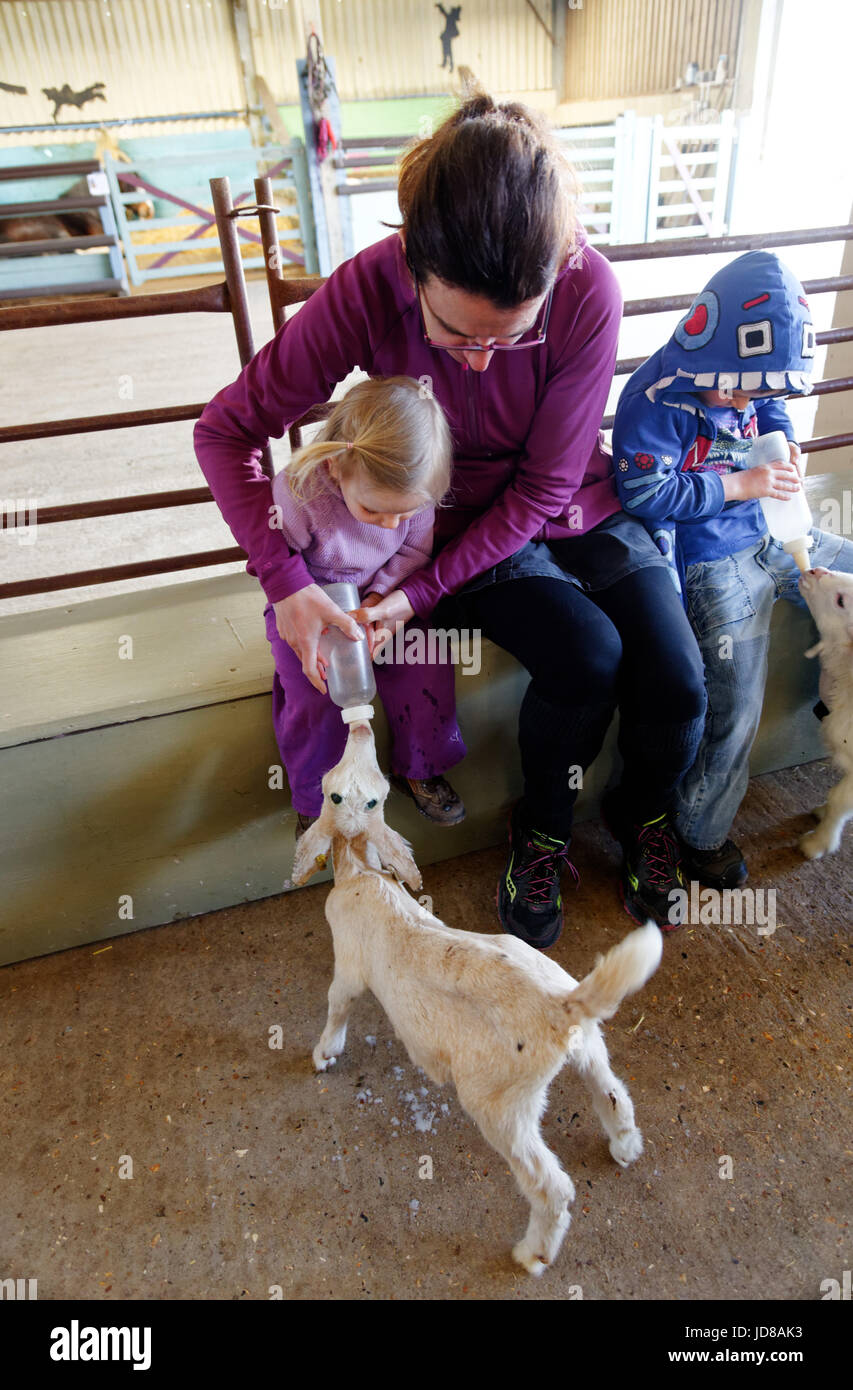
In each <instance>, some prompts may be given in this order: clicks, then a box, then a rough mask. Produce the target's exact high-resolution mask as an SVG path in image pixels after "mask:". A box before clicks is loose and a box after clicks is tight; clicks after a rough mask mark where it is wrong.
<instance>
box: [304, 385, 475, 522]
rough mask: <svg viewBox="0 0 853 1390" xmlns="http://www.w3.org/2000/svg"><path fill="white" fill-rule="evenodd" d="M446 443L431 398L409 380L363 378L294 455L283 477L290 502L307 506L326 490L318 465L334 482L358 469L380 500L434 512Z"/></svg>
mask: <svg viewBox="0 0 853 1390" xmlns="http://www.w3.org/2000/svg"><path fill="white" fill-rule="evenodd" d="M451 457H452V442H451V437H450V429H449V427H448V424H447V420H446V418H445V415H444V411H443V410H442V408H441V406H440V405H439V404H438V401H436V400H435V399H434V397H433V394H432V390H431V389H429V387H428V386H427V385H426V383H424V384H423V385H421V384H419V383H418V382H417V381H414V380H413V379H412V377H409V376H389V377H371V378H370V380H368V381H360V382H359V383H358V384H357V385H356V386H353V387H352V389H351V390H350V391H348V392H347V394H346V395H345V396H344V397H343V398H342V399H341V400H339V401H336V402H335V404H334V406H333V409H332V412H331V414H330V415H329V417H328V419H327V420H326V421H325V423H324V424H323V426H322V428H321V429H320V430H319V431H318V433H317V435H316V436H315V438H314V439H312V441H311V443H310V444H305V445H303V447H302V448H301V449H297V450H296V451H295V453H294V454H293V455H292V457H291V459H290V462H289V463H288V464H287V466H286V469H285V472H286V474H287V479H288V482H289V484H290V490H291V492H292V493H293V494H294V496H295V497H298V498H300V499H301V500H302V501H307V500H308V499H309V498H310V497H312V496H314V495H316V493H317V492H318V491H319V490H320V489H321V488H322V487H323V486H329V483H328V480H327V477H326V475H325V473H324V472H322V471H321V465H322V464H323V463H324V462H325V461H326V460H327V459H329V460H330V461H331V460H334V462H335V464H336V465H337V469H338V472H339V475H340V476H341V477H342V478H350V477H352V475H353V474H354V473H356V472H357V470H359V469H363V471H364V475H365V477H366V478H367V479H369V481H370V482H371V483H372V484H373V485H374V487H377V488H382V489H384V490H386V491H388V492H400V493H414V494H415V495H417V496H420V497H423V499H424V506H427V505H428V504H429V503H433V504H437V503H438V502H440V500H441V498H442V497H443V496H444V494H445V493H446V492H447V489H448V488H449V486H450V464H451Z"/></svg>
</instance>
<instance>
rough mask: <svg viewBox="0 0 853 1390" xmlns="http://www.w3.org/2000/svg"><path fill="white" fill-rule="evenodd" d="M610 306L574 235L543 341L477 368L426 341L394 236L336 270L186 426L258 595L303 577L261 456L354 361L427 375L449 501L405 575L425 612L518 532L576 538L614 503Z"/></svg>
mask: <svg viewBox="0 0 853 1390" xmlns="http://www.w3.org/2000/svg"><path fill="white" fill-rule="evenodd" d="M572 262H574V264H572ZM621 309H622V297H621V294H620V291H619V286H618V283H617V281H616V277H615V275H614V274H613V271H612V270H611V268H610V265H609V264H608V262H607V261H606V260H605V259H604V257H603V256H602V255H600V253H599V252H598V251H596V250H594V249H593V248H592V247H590V246H588V245H586V243H585V242H583V243H582V253H581V252H579V253H578V254H577V255H576V256H574V257H572V258H570V260H569V261H567V262H566V263H565V264H564V265H563V267H562V269H561V270H560V272H559V274H558V276H557V279H556V281H555V284H554V297H553V302H552V306H551V317H550V322H549V324H548V338H547V342H546V343H545V344H543V345H542V346H541V347H536V348H529V349H527V350H523V351H520V352H496V353H495V354H494V356H493V357H492V359H491V361H490V363H489V366H488V368H487V370H486V371H485V372H475V371H473V370H470V369H466V368H464V367H463V365H462V363H460V362H456V361H454V359H453V358H452V357H450V356H449V354H448V353H446V352H440V351H437V350H436V349H434V348H431V347H429V346H428V345H427V344H426V343H425V342H424V341H423V330H422V328H421V321H420V314H419V312H418V304H417V300H416V297H415V290H414V287H413V285H412V281H411V277H410V275H409V273H408V269H407V267H406V263H405V259H404V256H403V250H402V246H401V243H400V239H399V237H398V236H397V234H396V233H394V234H392V235H391V236H388V237H385V238H384V240H382V241H379V242H377V243H376V244H375V245H373V246H369V247H368V248H367V250H366V251H362V252H360V253H359V254H358V255H357V256H353V258H352V259H351V260H349V261H346V262H345V263H344V264H343V265H341V266H339V267H338V269H337V270H335V271H334V272H333V274H332V275H331V276H330V277H329V279H328V281H327V282H326V283H325V284H324V285H323V286H322V287H321V288H320V289H319V290H317V291H316V292H315V293H314V294H313V295H312V296H311V298H310V299H309V300H308V301H307V302H306V303H305V304H303V305H302V307H301V308H300V309H299V311H298V313H296V314H295V315H294V316H293V318H291V319H289V320H288V322H287V323H286V324H285V325H284V326H283V327H282V328H281V329H279V331H278V333H277V334H276V335H275V337H274V338H273V339H271V341H270V342H269V343H267V344H266V346H265V347H263V348H261V350H260V352H258V353H256V355H255V356H254V357H253V358H252V360H251V362H250V363H249V364H248V366H246V367H245V368H244V369H243V371H242V372H241V373H240V375H239V377H238V378H237V380H236V381H234V382H233V383H232V384H231V385H230V386H226V387H224V388H223V390H221V391H219V392H218V393H217V395H215V396H214V398H213V400H212V401H210V402H209V404H208V405H207V406H206V408H205V410H204V413H203V414H202V416H201V418H200V419H199V420H198V422H197V424H196V427H195V431H194V436H193V437H194V442H195V450H196V454H197V456H198V461H199V463H200V465H201V468H202V472H203V473H204V476H205V477H206V479H207V481H208V483H209V484H210V489H211V492H212V493H213V496H214V497H215V499H216V501H217V503H218V504H219V508H220V510H221V512H222V515H223V516H224V518H225V520H226V521H227V522H228V525H229V526H230V528H231V531H232V532H233V535H234V538H235V539H236V541H237V542H238V544H239V545H241V546H242V547H243V549H244V550H245V551H246V553H247V555H248V556H249V563H248V565H247V569H248V572H249V573H250V574H253V575H256V576H257V578H258V579H259V581H260V583H261V585H262V586H263V589H264V592H265V593H266V596H267V599H268V601H269V602H270V603H276V602H278V600H279V599H283V598H287V597H288V596H289V595H290V594H293V593H295V592H296V591H297V590H298V589H302V588H304V587H305V586H306V585H307V584H310V583H311V582H312V580H311V576H310V574H309V573H308V570H307V568H306V566H305V563H304V561H303V559H302V556H301V555H300V554H299V553H298V552H296V553H291V551H290V550H289V549H288V547H287V545H286V542H285V540H284V538H283V536H282V534H281V531H280V530H277V529H275V527H274V526H271V525H270V518H271V515H272V513H271V510H270V509H271V507H272V485H271V483H270V481H269V479H268V478H267V477H266V476H265V474H264V473H263V471H262V469H261V466H260V456H261V451H262V449H263V447H264V445H265V444H266V442H267V440H268V439H270V438H276V439H278V438H280V437H281V436H282V435H283V434H284V433H285V431H286V430H287V429H288V428H289V427H290V425H292V424H293V423H294V421H296V420H298V419H299V418H300V416H302V415H304V414H305V412H306V411H307V410H308V409H309V407H310V406H312V405H316V404H318V403H321V402H324V401H327V400H328V399H329V397H330V396H331V394H332V391H333V390H334V387H335V386H336V384H337V383H338V382H339V381H342V380H343V379H344V378H345V377H346V376H347V375H348V374H349V373H350V372H351V371H352V370H353V369H354V368H356V367H360V368H362V370H363V371H365V372H367V373H368V374H369V375H370V376H397V375H405V376H411V377H415V378H417V379H420V378H424V377H426V378H428V380H429V383H430V385H431V388H432V390H433V392H434V394H435V396H436V399H437V400H438V402H439V404H440V405H441V406H442V407H443V408H444V411H445V414H446V415H447V418H448V421H449V423H450V427H451V430H452V433H453V476H452V482H451V491H450V495H449V505H444V506H442V507H440V508H439V509H438V510H437V512H436V518H435V520H436V527H435V534H436V545H437V547H439V546H440V547H441V549H440V550H439V553H438V554H437V555H436V556H435V558H434V559H433V560H432V561H431V563H430V564H428V565H425V566H424V567H423V568H422V569H419V570H417V571H416V572H415V573H414V574H412V575H410V576H409V577H408V578H407V579H406V581H405V583H404V585H403V586H402V587H403V588H404V589H405V592H406V595H407V596H408V599H409V602H410V603H411V605H412V608H413V609H414V611H415V613H417V614H418V615H419V616H420V617H426V616H427V615H428V614H429V613H430V612H431V611H432V609H433V608H434V607H435V605H436V604H437V603H438V601H439V599H441V598H442V597H443V596H444V595H445V594H451V593H455V592H456V590H457V589H460V588H461V587H462V586H463V585H464V584H466V583H467V582H468V580H469V579H473V578H474V577H475V576H476V575H478V574H481V573H482V572H483V571H484V570H487V569H490V568H491V567H492V566H493V565H496V564H498V563H499V562H500V561H501V560H504V559H506V558H507V557H508V556H509V555H512V554H514V553H515V551H517V550H520V549H521V547H522V546H523V545H524V544H525V543H526V542H527V541H529V540H532V539H534V538H538V539H547V538H548V537H551V536H571V535H577V534H579V533H581V532H584V531H589V530H590V529H591V528H592V527H594V526H597V525H598V523H599V522H601V521H604V520H605V518H606V517H608V516H612V515H613V513H614V512H617V511H619V509H620V503H619V499H618V497H617V494H616V488H615V483H614V479H613V468H612V461H611V458H610V456H609V454H607V453H605V452H604V451H603V449H602V447H601V436H600V434H599V424H600V422H601V417H602V414H603V412H604V407H605V404H606V401H607V394H608V390H609V387H610V382H611V380H612V377H613V366H614V362H615V359H616V340H617V336H618V332H619V321H620V316H621Z"/></svg>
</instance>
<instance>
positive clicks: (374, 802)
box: [367, 797, 376, 811]
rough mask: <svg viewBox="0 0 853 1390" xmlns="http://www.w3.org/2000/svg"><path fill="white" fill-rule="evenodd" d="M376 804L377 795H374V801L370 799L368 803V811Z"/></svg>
mask: <svg viewBox="0 0 853 1390" xmlns="http://www.w3.org/2000/svg"><path fill="white" fill-rule="evenodd" d="M375 805H376V797H374V798H373V800H372V801H368V803H367V809H368V811H372V810H373V808H374V806H375Z"/></svg>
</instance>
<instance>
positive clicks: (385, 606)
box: [353, 589, 415, 657]
mask: <svg viewBox="0 0 853 1390" xmlns="http://www.w3.org/2000/svg"><path fill="white" fill-rule="evenodd" d="M414 616H415V610H414V608H413V607H412V605H411V604H410V603H409V600H408V598H407V597H406V595H405V593H404V591H403V590H402V589H394V590H393V591H392V593H390V594H386V595H385V597H384V598H380V596H379V595H378V594H368V595H367V598H366V599H364V601H363V602H362V605H361V608H357V609H356V611H355V612H354V613H353V617H354V618H355V620H356V622H359V623H369V624H370V628H371V631H370V638H369V640H370V641H371V644H372V645H371V648H370V655H371V657H373V656H375V655H376V653H377V652H380V651H381V650H382V648H383V647H384V646H385V643H386V642H389V641H390V640H391V638H392V637H393V636H394V633H395V632H396V631H397V628H398V627H401V626H402V625H403V623H406V622H408V621H409V619H410V618H413V617H414Z"/></svg>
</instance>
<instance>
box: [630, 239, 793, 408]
mask: <svg viewBox="0 0 853 1390" xmlns="http://www.w3.org/2000/svg"><path fill="white" fill-rule="evenodd" d="M814 354H815V331H814V325H813V324H812V316H811V313H810V311H809V306H808V302H807V300H806V297H805V295H804V293H803V287H802V285H801V284H800V282H799V280H797V279H796V278H795V276H794V275H792V273H791V271H790V270H788V268H787V266H785V265H783V264H782V262H781V261H780V260H779V258H778V257H777V256H774V255H772V254H771V253H770V252H769V251H749V252H747V254H746V255H745V256H738V258H737V260H735V261H732V262H731V264H730V265H727V266H724V267H723V269H722V270H718V271H717V274H716V275H714V276H713V277H712V279H710V280H709V281H708V284H707V285H706V286H705V288H704V290H702V291H701V293H700V294H698V295H697V296H696V298H695V299H694V301H693V303H692V304H691V306H690V308H689V309H688V311H687V313H686V314H685V316H684V318H683V319H682V320H681V322H680V323H679V324H678V326H677V328H676V330H675V332H674V333H673V335H672V337H671V338H670V340H669V342H668V343H667V344H666V346H665V347H664V348H663V350H662V352H661V354H660V357H659V359H658V365H659V370H660V372H661V375H660V377H659V378H658V380H656V381H654V382H653V383H652V384H651V385H649V386H647V387H646V388H645V392H646V395H647V396H648V398H649V400H650V401H654V400H655V398H656V397H657V395H658V393H659V392H665V394H666V395H670V393H672V392H683V391H688V392H689V391H721V392H723V393H728V392H730V391H732V390H736V389H739V390H741V391H784V392H786V393H787V394H790V393H794V394H797V395H807V394H808V392H809V391H811V389H812V382H811V373H812V370H813V367H814Z"/></svg>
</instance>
